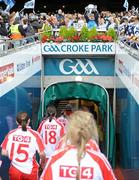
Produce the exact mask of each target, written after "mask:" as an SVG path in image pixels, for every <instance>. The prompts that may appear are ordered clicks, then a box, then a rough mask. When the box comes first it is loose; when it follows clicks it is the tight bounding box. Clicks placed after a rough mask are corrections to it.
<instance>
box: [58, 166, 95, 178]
mask: <svg viewBox="0 0 139 180" xmlns="http://www.w3.org/2000/svg"><path fill="white" fill-rule="evenodd" d="M93 172H94V169H93V168H92V167H80V177H81V179H86V180H87V179H93ZM76 173H77V166H60V171H59V176H60V177H63V178H76Z"/></svg>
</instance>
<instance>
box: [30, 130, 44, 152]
mask: <svg viewBox="0 0 139 180" xmlns="http://www.w3.org/2000/svg"><path fill="white" fill-rule="evenodd" d="M28 131H30V132H31V133H32V134H33V135H34V136H35V138H36V141H37V144H38V147H39V151H40V152H42V151H44V149H45V146H44V144H43V141H42V138H41V136H40V134H39V133H38V132H36V131H34V130H33V129H28Z"/></svg>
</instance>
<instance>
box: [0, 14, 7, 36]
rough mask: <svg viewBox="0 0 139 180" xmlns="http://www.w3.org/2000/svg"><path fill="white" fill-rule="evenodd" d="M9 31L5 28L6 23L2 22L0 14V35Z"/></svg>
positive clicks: (4, 34) (5, 34)
mask: <svg viewBox="0 0 139 180" xmlns="http://www.w3.org/2000/svg"><path fill="white" fill-rule="evenodd" d="M8 35H9V32H8V30H7V28H6V24H5V23H4V19H3V17H2V16H1V15H0V37H2V36H8Z"/></svg>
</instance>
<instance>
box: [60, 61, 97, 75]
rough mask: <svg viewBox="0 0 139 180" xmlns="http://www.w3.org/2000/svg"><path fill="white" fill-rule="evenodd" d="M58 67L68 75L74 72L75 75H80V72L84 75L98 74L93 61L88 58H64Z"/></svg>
mask: <svg viewBox="0 0 139 180" xmlns="http://www.w3.org/2000/svg"><path fill="white" fill-rule="evenodd" d="M59 69H60V71H61V72H62V73H63V74H66V75H69V74H72V73H75V74H76V75H81V74H82V73H84V74H86V75H91V74H92V73H94V74H97V75H98V74H99V73H98V71H97V69H96V67H95V66H94V64H93V62H92V61H91V60H90V59H84V61H82V60H81V59H74V60H72V59H64V60H63V61H61V62H60V64H59Z"/></svg>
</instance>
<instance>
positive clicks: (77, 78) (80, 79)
mask: <svg viewBox="0 0 139 180" xmlns="http://www.w3.org/2000/svg"><path fill="white" fill-rule="evenodd" d="M82 80H83V78H82V76H76V77H75V81H82Z"/></svg>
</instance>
